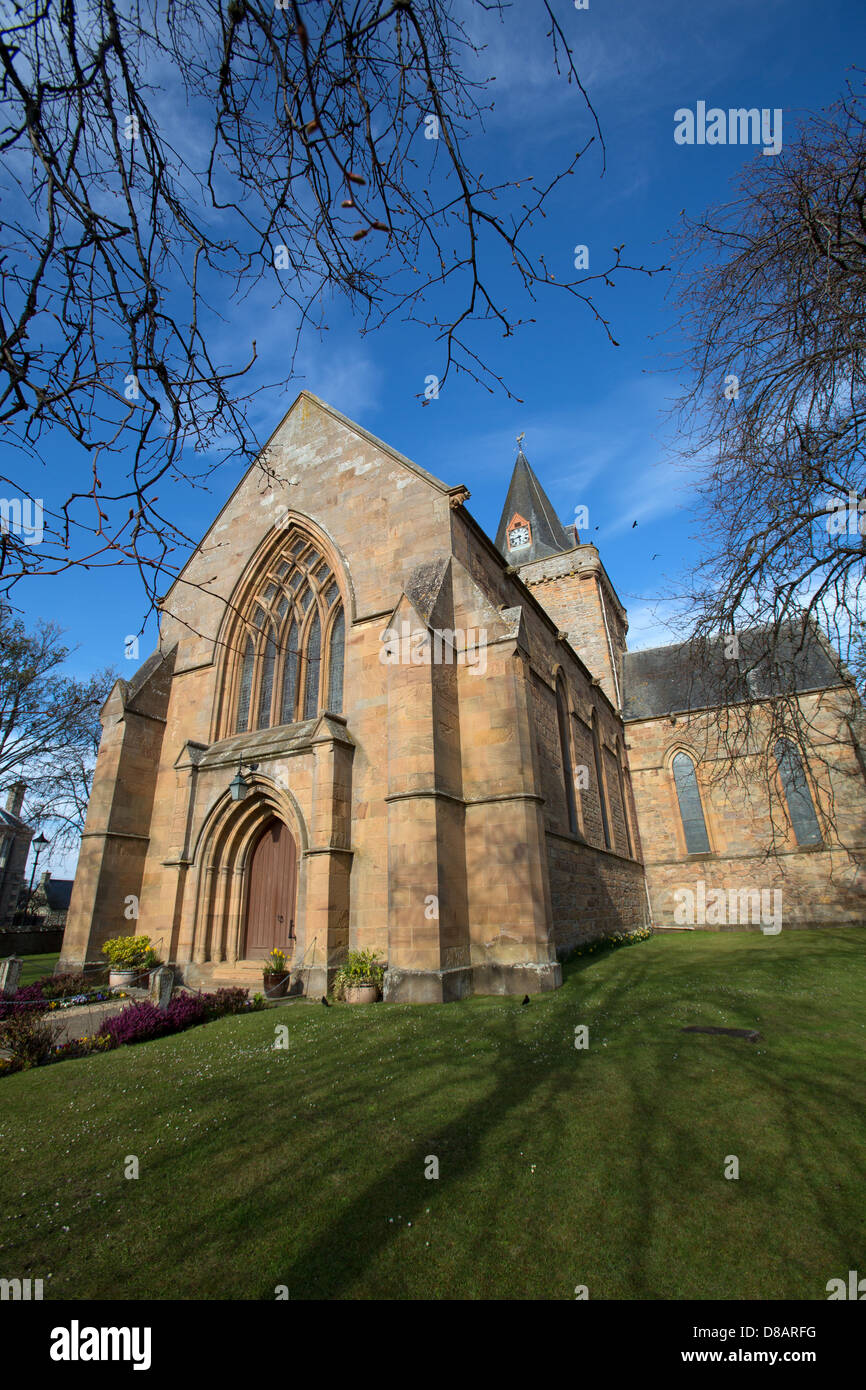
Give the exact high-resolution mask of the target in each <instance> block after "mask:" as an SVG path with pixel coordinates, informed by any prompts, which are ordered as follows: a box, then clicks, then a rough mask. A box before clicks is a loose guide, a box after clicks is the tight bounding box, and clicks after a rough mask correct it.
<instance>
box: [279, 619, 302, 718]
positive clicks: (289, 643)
mask: <svg viewBox="0 0 866 1390" xmlns="http://www.w3.org/2000/svg"><path fill="white" fill-rule="evenodd" d="M297 696H298V625H297V623H292V625H291V627H290V628H289V635H288V637H287V638H286V664H285V666H284V667H283V698H282V704H281V708H280V723H281V724H294V722H295V708H296V704H297Z"/></svg>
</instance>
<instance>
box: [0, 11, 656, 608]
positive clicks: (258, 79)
mask: <svg viewBox="0 0 866 1390" xmlns="http://www.w3.org/2000/svg"><path fill="white" fill-rule="evenodd" d="M553 3H554V0H544V3H543V6H542V7H540V8H539V23H540V24H541V26H542V27H545V26H546V28H547V31H548V37H549V39H550V42H551V48H552V55H551V56H552V65H553V67H554V68H555V73H556V74H558V75H559V76H560V77H561V78H563V80H565V81H567V82H568V83H571V84H573V85H574V88H575V91H576V93H577V94H578V100H579V101H580V103H581V108H582V112H583V113H585V119H584V120H583V126H584V134H583V135H582V136H581V139H580V141H579V142H578V143H579V146H580V147H579V148H578V149H577V151H576V152H575V154H574V155H573V157H572V156H570V157H569V159H568V162H567V164H566V167H564V168H559V169H552V170H550V171H548V173H547V174H545V175H544V176H543V177H539V171H537V170H533V171H528V172H525V173H524V172H522V171H521V172H517V173H516V176H515V178H514V180H513V181H511V182H508V183H506V184H504V185H494V184H492V183H491V182H490V181H489V180H487V179H486V178H485V176H484V174H483V173H481V172H480V171H478V170H476V169H475V168H474V167H473V166H472V165H471V164H470V162H469V158H468V153H467V150H468V146H469V144H470V137H471V136H472V135H474V134H477V133H479V132H480V131H481V130H482V129H483V120H484V114H485V109H486V108H485V105H484V103H485V101H488V100H489V97H488V83H487V82H486V81H480V82H479V81H477V80H475V78H474V77H473V75H472V74H473V73H474V72H475V71H476V70H477V60H478V59H479V55H480V50H479V48H478V46H477V44H476V43H474V42H473V40H472V38H471V37H470V35H469V32H468V30H467V28H466V24H465V22H464V21H462V20H461V18H460V17H458V7H457V6H456V5H455V4H453V3H451V0H424V3H420V0H419V3H414V0H353V3H351V4H349V3H347V0H330V3H322V0H229V3H225V0H195V3H193V0H125V3H123V4H121V3H119V0H35V3H34V2H31V3H28V4H26V5H25V4H20V3H14V0H13V6H12V9H13V11H14V13H13V14H11V15H7V18H6V19H5V20H4V21H3V22H2V25H0V73H2V87H0V99H2V106H3V120H2V128H0V149H2V153H3V158H4V161H5V165H6V170H7V174H6V194H5V197H4V199H3V209H4V211H3V217H4V221H3V222H2V224H0V229H2V247H3V250H2V255H0V312H2V323H0V339H2V345H3V346H2V354H0V421H2V423H3V424H4V426H5V427H6V429H7V431H10V432H11V434H12V438H13V440H14V442H15V443H16V444H17V447H18V449H19V450H20V451H21V453H22V454H23V456H24V459H25V460H28V459H32V458H36V459H39V458H41V457H43V456H44V454H45V451H46V450H48V449H56V448H57V446H58V434H59V435H60V436H62V437H64V438H66V439H71V440H72V441H74V444H75V445H76V446H78V447H79V448H80V449H81V450H84V451H86V459H87V462H86V463H85V465H84V468H83V470H82V475H81V476H77V477H75V479H74V482H73V484H72V486H71V487H70V491H69V496H68V497H67V498H66V500H65V501H64V502H63V503H62V504H60V505H57V506H56V507H54V508H53V510H52V512H51V514H50V515H47V516H46V517H45V518H44V526H45V539H44V541H43V542H42V543H41V544H40V545H39V546H33V545H30V544H28V543H27V540H26V538H25V539H22V538H21V537H20V535H19V534H18V533H17V532H16V529H15V528H14V527H12V526H9V525H7V524H4V526H3V528H2V529H3V535H2V545H0V566H2V568H0V586H2V587H3V589H4V591H5V592H7V593H8V591H9V588H10V586H11V585H12V584H14V583H15V582H16V580H17V579H19V578H20V577H21V576H22V575H25V574H29V573H32V572H33V571H34V570H41V571H42V572H48V573H57V572H60V571H61V570H63V569H64V568H66V567H68V566H69V565H73V564H81V563H84V564H88V565H91V566H96V565H111V564H117V563H125V562H132V563H135V564H137V565H138V566H139V568H140V569H141V572H142V575H143V577H144V579H145V582H146V584H147V587H148V591H149V593H150V595H151V597H153V596H154V595H155V594H156V593H158V592H159V590H160V589H161V588H162V587H163V584H162V580H163V579H164V577H165V576H171V575H173V574H175V573H176V572H177V569H178V553H179V552H186V550H187V548H188V547H189V545H190V544H192V542H191V539H190V537H188V536H187V535H186V534H185V533H184V530H183V527H182V525H181V523H180V522H179V520H178V518H177V516H175V515H169V514H168V513H167V511H166V510H165V509H164V505H163V506H160V503H159V492H160V488H161V486H165V484H166V482H168V481H170V480H171V481H174V480H176V479H177V478H179V477H180V478H182V479H187V480H190V481H196V480H197V479H200V478H201V477H202V476H203V475H207V474H208V473H209V472H210V471H212V467H213V464H212V463H211V462H210V460H209V458H208V456H212V455H213V453H214V452H215V451H222V452H223V453H224V455H225V456H227V457H232V456H239V457H242V458H247V459H252V458H254V457H255V456H256V443H255V440H254V438H253V437H252V429H251V426H250V423H249V418H248V411H249V407H250V401H251V397H252V396H253V395H254V394H255V393H256V392H257V391H258V390H259V389H260V388H261V385H262V383H261V381H260V380H259V379H258V377H257V376H256V373H255V372H254V371H253V370H252V369H253V367H254V365H255V363H256V345H255V342H250V343H248V344H240V345H238V348H237V360H227V359H226V358H225V357H224V356H220V355H219V352H218V351H217V349H216V348H215V347H214V344H215V342H216V340H217V331H218V330H223V331H224V328H225V324H226V321H229V322H230V319H231V302H230V301H232V300H233V301H234V302H235V303H237V302H239V301H240V300H241V299H242V298H244V297H246V296H249V295H250V294H251V293H252V292H253V291H254V290H256V289H260V290H264V289H266V290H267V293H268V296H269V303H270V304H272V305H273V306H274V308H276V307H277V306H279V305H281V304H284V305H288V306H289V308H290V310H291V317H292V320H293V324H294V328H295V329H296V331H297V333H301V332H303V331H305V330H307V329H317V328H318V329H324V328H325V327H326V326H327V315H328V310H329V307H330V306H331V305H332V304H333V303H334V301H335V300H337V299H343V300H344V301H346V302H348V303H349V304H350V305H351V307H352V309H353V311H354V312H355V313H356V315H357V316H358V321H359V323H360V324H361V325H362V326H363V328H364V329H365V330H366V331H371V330H373V329H375V328H377V327H379V326H381V325H382V324H383V323H384V322H386V321H387V320H388V319H389V318H391V317H392V316H398V317H400V318H401V319H408V320H414V321H415V322H417V323H421V324H424V325H426V327H427V328H428V329H429V331H430V334H431V347H432V346H434V345H436V344H438V348H439V358H440V361H439V363H438V368H437V369H438V380H439V383H440V386H441V385H442V384H443V383H444V382H445V380H446V379H447V377H448V375H449V373H451V372H452V371H462V372H466V373H469V374H470V375H471V376H473V377H474V378H475V379H476V380H479V381H483V382H484V384H485V385H486V386H487V387H488V389H493V388H494V384H495V382H497V381H499V380H500V379H499V378H498V377H496V375H495V373H493V372H492V371H491V370H490V369H488V368H487V367H486V366H485V364H484V362H483V360H482V358H481V356H480V354H479V350H478V346H477V344H476V345H473V341H474V340H473V334H472V329H473V325H477V324H478V323H479V322H483V323H487V324H490V323H492V324H494V325H498V327H499V328H500V329H501V331H502V333H503V334H504V335H506V336H507V335H509V334H511V333H512V332H513V331H514V330H515V329H516V328H517V326H518V325H519V323H520V322H521V320H520V318H519V316H518V314H517V313H514V312H512V311H510V310H509V309H507V308H506V307H505V301H506V299H512V300H513V291H514V290H515V288H519V289H520V290H521V292H522V293H523V295H524V299H525V302H526V303H527V304H528V305H529V306H531V304H532V302H533V301H534V298H535V294H536V292H537V290H538V289H539V288H540V287H541V286H546V287H553V286H555V287H556V288H557V290H558V291H559V292H562V293H566V294H568V295H571V296H573V297H574V298H575V299H576V300H578V301H579V302H580V303H581V304H582V305H583V306H584V307H585V308H586V309H587V310H588V311H589V313H590V315H591V316H592V317H593V318H594V320H595V322H596V323H597V324H598V325H599V327H600V329H601V330H602V332H603V333H605V334H606V335H607V336H608V337H609V338H610V339H611V341H613V339H612V337H611V331H610V327H609V324H608V321H607V319H606V318H605V317H604V315H603V313H602V312H601V311H600V310H599V309H598V308H597V307H596V305H595V303H594V301H593V298H592V282H593V281H604V282H605V283H612V281H611V277H612V276H614V274H615V273H616V272H617V271H619V270H622V269H626V268H628V269H642V267H630V266H629V267H627V266H626V265H625V263H624V262H623V260H622V259H621V252H622V247H619V248H614V250H613V251H612V253H611V257H610V261H609V263H608V264H607V265H606V266H605V268H604V269H598V270H596V271H595V272H594V273H593V274H592V275H590V274H583V275H580V276H578V277H576V278H574V279H567V278H566V279H564V280H560V279H559V278H558V277H555V276H554V274H553V273H552V270H551V269H550V268H549V267H548V265H547V263H546V261H545V258H544V254H543V252H541V251H539V250H538V246H537V244H536V243H535V241H534V238H533V235H532V233H531V229H532V227H533V225H534V223H535V222H536V221H537V219H538V218H540V217H542V216H543V215H544V209H545V206H546V204H547V203H548V202H549V201H550V199H551V195H552V194H553V192H554V190H555V189H557V188H558V186H559V185H560V183H561V182H562V180H563V179H565V178H566V176H568V175H571V174H573V172H574V171H575V168H576V166H577V164H578V162H579V160H580V158H581V157H582V155H583V154H584V153H585V152H586V150H587V149H588V148H589V146H590V145H591V144H592V143H593V142H594V141H599V142H600V132H599V129H598V123H597V121H596V118H595V114H594V112H593V110H592V107H591V105H590V102H589V99H588V97H587V96H586V93H585V92H584V90H583V87H582V86H581V84H580V80H579V77H578V73H577V69H576V67H575V63H574V60H573V56H572V52H571V47H570V44H569V40H568V37H567V33H566V30H567V28H568V26H569V25H570V23H571V22H572V20H573V14H572V13H571V12H570V11H568V10H566V11H565V12H564V14H563V19H562V22H561V23H560V20H559V19H558V18H557V16H556V13H555V11H554V8H553ZM508 8H509V7H508V6H506V5H500V4H499V3H498V0H490V3H488V2H487V0H473V3H472V4H471V5H470V6H469V7H468V8H467V6H461V7H460V15H462V16H463V17H464V20H465V18H466V17H467V16H468V17H469V18H470V19H474V18H475V17H476V16H479V17H480V16H484V15H485V14H487V13H488V12H492V13H493V15H494V16H496V15H498V16H499V17H500V18H501V19H503V20H504V21H505V22H507V11H508ZM565 13H568V14H569V16H570V17H569V19H566V18H565ZM168 97H170V98H171V100H168V99H167V98H168ZM426 136H430V137H431V138H429V139H427V138H425V137H426ZM434 137H435V138H434ZM601 148H602V149H603V145H601ZM503 266H504V267H505V272H506V273H505V274H502V273H501V272H502V267H503ZM497 276H498V277H499V279H498V281H497V288H496V290H494V288H493V281H494V279H495V278H496V277H497ZM515 281H516V285H515ZM288 336H291V331H290V330H289V334H288ZM296 349H297V338H295V339H294V342H293V346H292V344H291V343H290V347H289V350H288V351H287V353H286V357H285V368H284V372H285V375H284V377H283V378H282V382H281V383H276V384H284V383H285V380H287V379H289V378H290V377H291V375H292V368H293V362H294V352H295V351H296ZM225 351H226V350H225V349H223V352H225ZM245 383H246V384H245ZM202 456H204V459H203V458H202ZM266 466H267V465H266V463H265V467H266ZM0 481H2V483H3V485H4V486H5V487H6V488H7V489H9V488H11V489H12V490H13V491H14V492H18V493H20V494H21V495H23V496H25V497H28V496H29V495H30V492H29V488H28V487H26V486H24V485H23V482H22V477H21V476H19V477H13V476H12V475H11V474H9V475H7V476H6V477H4V478H3V479H2V480H0ZM157 575H158V576H159V579H157V577H156V576H157Z"/></svg>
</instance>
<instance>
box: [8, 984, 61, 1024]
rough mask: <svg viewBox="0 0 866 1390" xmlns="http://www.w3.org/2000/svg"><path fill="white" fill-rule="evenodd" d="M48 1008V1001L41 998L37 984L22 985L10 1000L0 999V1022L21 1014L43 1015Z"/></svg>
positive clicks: (39, 986)
mask: <svg viewBox="0 0 866 1390" xmlns="http://www.w3.org/2000/svg"><path fill="white" fill-rule="evenodd" d="M48 1006H49V1005H48V1000H47V999H43V997H42V987H41V985H40V984H39V983H37V984H35V985H24V986H23V987H22V988H21V989H19V990H16V991H15V994H14V995H13V996H12V998H11V999H0V1021H2V1020H3V1019H7V1018H19V1017H20V1016H21V1015H22V1014H29V1015H31V1016H36V1015H38V1014H44V1013H47V1012H48Z"/></svg>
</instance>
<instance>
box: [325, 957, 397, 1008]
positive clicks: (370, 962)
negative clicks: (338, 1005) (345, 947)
mask: <svg viewBox="0 0 866 1390" xmlns="http://www.w3.org/2000/svg"><path fill="white" fill-rule="evenodd" d="M384 975H385V967H384V965H383V964H382V962H381V961H380V960H379V959H378V957H377V955H376V952H375V951H350V952H349V954H348V956H347V957H346V961H345V964H344V965H341V966H340V969H339V970H338V971H337V974H336V976H335V978H334V993H335V995H336V996H337V998H338V999H342V998H343V997H344V995H345V992H346V990H347V989H349V988H351V987H352V986H353V985H376V986H377V987H378V988H379V989H381V987H382V980H383V978H384Z"/></svg>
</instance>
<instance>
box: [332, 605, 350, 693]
mask: <svg viewBox="0 0 866 1390" xmlns="http://www.w3.org/2000/svg"><path fill="white" fill-rule="evenodd" d="M345 645H346V624H345V620H344V617H343V610H342V608H341V609H340V611H339V613H337V615H336V617H335V618H334V621H333V623H332V624H331V649H330V655H329V661H328V709H329V710H330V711H331V713H332V714H342V713H343V652H344V648H345Z"/></svg>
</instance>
